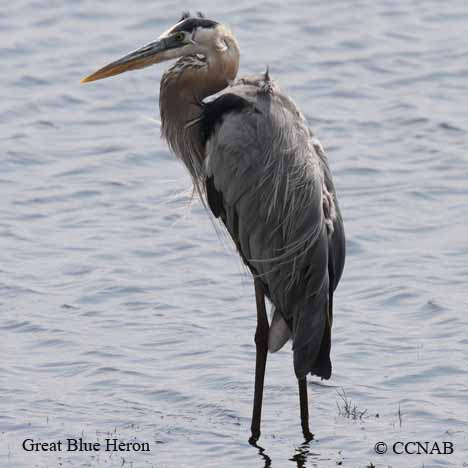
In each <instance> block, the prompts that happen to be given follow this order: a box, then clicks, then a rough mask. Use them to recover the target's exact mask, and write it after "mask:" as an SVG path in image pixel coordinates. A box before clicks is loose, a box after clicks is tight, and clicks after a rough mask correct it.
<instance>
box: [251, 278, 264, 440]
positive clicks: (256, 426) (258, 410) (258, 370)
mask: <svg viewBox="0 0 468 468" xmlns="http://www.w3.org/2000/svg"><path fill="white" fill-rule="evenodd" d="M254 281H255V299H256V302H257V330H256V331H255V345H256V350H257V354H256V363H255V394H254V403H253V413H252V425H251V430H252V435H251V437H250V439H249V442H250V443H251V444H252V445H255V444H256V442H257V440H258V439H259V438H260V420H261V418H262V399H263V382H264V380H265V366H266V360H267V353H268V329H269V326H268V318H267V313H266V309H265V295H264V293H263V288H262V285H261V283H260V281H258V280H257V279H255V280H254Z"/></svg>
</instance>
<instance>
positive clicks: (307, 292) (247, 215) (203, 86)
mask: <svg viewBox="0 0 468 468" xmlns="http://www.w3.org/2000/svg"><path fill="white" fill-rule="evenodd" d="M239 58H240V51H239V46H238V43H237V41H236V39H235V37H234V36H233V34H232V33H231V32H230V31H229V29H228V28H226V27H225V26H224V25H222V24H220V23H218V22H216V21H212V20H209V19H207V18H205V17H204V16H203V15H202V14H198V15H197V16H196V17H192V16H190V14H188V13H185V14H183V15H182V18H181V19H180V20H179V22H178V23H177V24H175V25H174V26H173V27H172V28H170V29H169V30H167V31H166V32H165V33H163V34H162V35H161V36H160V37H159V38H158V39H157V40H156V41H154V42H150V43H149V44H147V45H145V46H143V47H141V48H139V49H137V50H136V51H134V52H131V53H129V54H128V55H125V56H124V57H122V58H121V59H119V60H116V61H115V62H112V63H110V64H109V65H106V66H105V67H103V68H101V69H99V70H98V71H96V72H95V73H93V74H91V75H89V76H88V77H86V78H84V79H83V80H82V82H88V81H94V80H100V79H102V78H107V77H110V76H113V75H117V74H119V73H123V72H126V71H129V70H134V69H138V68H144V67H148V66H150V65H153V64H156V63H159V62H163V61H166V60H171V59H178V60H177V61H176V62H175V64H174V65H172V66H171V67H170V68H169V69H168V70H167V71H166V72H165V73H164V75H163V77H162V80H161V92H160V95H159V105H160V111H161V122H162V135H163V136H164V138H165V139H166V140H167V141H168V143H169V146H170V147H171V149H172V150H173V151H174V153H175V154H176V155H177V156H178V157H179V158H180V159H181V160H182V161H183V163H184V164H185V166H186V167H187V169H188V171H189V173H190V175H191V178H192V181H193V184H194V188H195V190H196V192H197V193H198V195H199V196H200V198H201V200H202V202H203V203H205V204H207V205H208V206H209V208H210V209H211V211H212V213H213V215H214V216H215V217H216V218H219V219H220V220H221V221H222V222H223V224H224V225H225V227H226V229H227V230H228V232H229V234H230V235H231V237H232V239H233V241H234V242H235V245H236V247H237V250H238V252H239V255H240V256H241V257H242V260H243V261H244V263H245V264H246V265H247V267H248V268H249V270H250V271H251V273H252V275H253V278H254V284H255V297H256V303H257V329H256V332H255V344H256V367H255V395H254V404H253V414H252V426H251V430H252V435H251V438H250V442H251V443H253V444H255V443H256V441H257V440H258V438H259V437H260V420H261V411H262V398H263V382H264V376H265V364H266V358H267V352H268V350H269V351H270V352H275V351H277V350H278V349H280V348H281V347H282V346H283V345H284V344H285V342H286V341H287V340H288V339H289V338H292V341H293V351H294V370H295V373H296V377H297V379H298V382H299V400H300V409H301V423H302V430H303V433H304V437H305V438H306V440H310V439H312V434H311V433H310V431H309V415H308V402H307V382H306V376H307V374H308V373H311V374H313V375H317V376H320V377H322V378H324V379H328V378H330V375H331V370H332V369H331V362H330V346H331V326H332V318H333V292H334V290H335V288H336V286H337V284H338V281H339V280H340V277H341V273H342V271H343V266H344V258H345V237H344V229H343V222H342V218H341V214H340V210H339V208H338V203H337V199H336V193H335V188H334V186H333V182H332V176H331V173H330V169H329V167H328V162H327V158H326V156H325V153H324V151H323V148H322V146H321V144H320V142H319V141H318V140H317V139H316V138H315V137H314V135H313V133H312V131H311V130H310V129H309V128H308V126H307V123H306V121H305V119H304V116H303V115H302V114H301V112H300V111H299V110H298V108H297V107H296V105H295V104H294V102H293V101H292V100H291V99H290V98H289V97H288V96H286V95H285V94H283V93H282V92H281V91H280V89H279V88H278V86H277V85H276V84H275V82H273V81H272V80H271V78H270V76H269V73H268V71H267V72H266V73H264V74H262V75H260V76H253V77H244V78H241V79H239V80H237V81H235V78H236V75H237V70H238V67H239ZM215 94H216V96H213V95H215ZM208 96H212V97H211V98H210V99H208V100H207V99H206V98H207V97H208ZM265 296H266V297H267V298H268V299H269V300H270V301H271V303H272V306H273V310H274V312H273V316H272V319H271V324H269V323H268V318H267V314H266V310H265Z"/></svg>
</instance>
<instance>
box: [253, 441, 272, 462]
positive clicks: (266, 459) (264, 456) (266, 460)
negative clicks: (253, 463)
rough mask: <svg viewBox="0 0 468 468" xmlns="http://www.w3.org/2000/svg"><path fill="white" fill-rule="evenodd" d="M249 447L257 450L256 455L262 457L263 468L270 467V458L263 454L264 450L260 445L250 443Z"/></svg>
mask: <svg viewBox="0 0 468 468" xmlns="http://www.w3.org/2000/svg"><path fill="white" fill-rule="evenodd" d="M250 445H252V446H253V447H255V448H257V449H258V454H259V455H260V456H261V457H262V460H263V462H264V465H263V467H264V468H269V467H270V466H271V458H270V457H269V456H268V454H267V453H266V452H265V449H264V448H263V447H260V445H257V443H256V442H253V443H252V442H250Z"/></svg>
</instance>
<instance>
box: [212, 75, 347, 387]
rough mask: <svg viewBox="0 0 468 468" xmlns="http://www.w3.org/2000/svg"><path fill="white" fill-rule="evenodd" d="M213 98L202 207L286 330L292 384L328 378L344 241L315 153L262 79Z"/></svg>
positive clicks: (286, 105)
mask: <svg viewBox="0 0 468 468" xmlns="http://www.w3.org/2000/svg"><path fill="white" fill-rule="evenodd" d="M227 95H229V96H230V97H227ZM223 99H224V101H223ZM219 100H220V101H219ZM217 101H218V104H216V101H215V102H214V104H213V106H218V108H217V109H216V111H215V112H214V113H215V114H216V113H218V114H219V119H217V120H216V119H213V115H211V118H210V122H211V123H210V125H211V130H210V132H209V138H208V140H207V143H206V160H205V170H206V175H207V180H206V195H207V200H208V204H209V206H210V208H211V210H212V212H213V214H214V215H215V216H216V217H219V218H220V219H221V220H222V221H223V223H224V225H225V226H226V228H227V230H228V232H229V233H230V235H231V237H232V239H233V240H234V242H235V244H236V246H237V249H238V251H239V253H240V255H241V256H242V258H243V260H244V262H245V263H246V265H247V266H248V267H249V269H250V270H251V271H252V273H253V274H254V275H255V276H257V277H258V278H259V279H261V281H262V283H263V285H264V289H265V293H266V295H267V296H268V297H269V298H270V300H271V301H272V303H273V304H274V305H275V307H276V309H277V310H278V311H279V312H280V314H281V316H282V317H283V318H284V320H285V321H286V323H287V324H288V326H289V328H290V330H291V333H292V338H293V349H294V368H295V372H296V375H297V376H298V378H301V377H303V376H305V375H306V374H307V373H308V372H313V373H315V374H317V375H320V376H322V377H324V378H328V377H329V376H330V374H331V364H330V359H329V351H330V328H331V310H329V305H330V306H331V298H332V294H333V290H334V288H335V287H336V284H337V282H338V280H339V276H340V275H341V270H342V268H343V266H342V264H343V260H344V235H343V230H342V222H341V217H340V216H339V211H338V207H337V205H336V203H335V200H334V198H335V193H334V188H333V184H332V181H331V175H330V172H329V170H328V165H327V162H326V158H325V155H324V154H322V155H320V154H318V153H317V148H315V147H314V146H315V145H314V140H313V138H312V135H311V133H310V130H309V129H308V128H307V126H306V124H305V121H304V119H303V117H302V115H301V114H300V113H299V112H298V110H297V109H296V107H295V105H294V104H293V103H292V101H291V100H289V99H288V98H287V97H286V96H284V95H282V94H281V93H280V92H279V91H278V90H277V89H276V87H275V86H274V85H273V84H272V83H271V82H267V83H265V82H263V83H262V82H261V81H260V80H257V81H255V80H250V81H246V80H244V81H242V82H241V83H240V84H238V85H237V86H233V87H231V88H229V89H228V92H227V93H225V94H224V95H223V96H221V97H220V98H218V100H217ZM223 102H224V104H226V102H228V104H226V106H225V109H224V112H220V111H221V110H222V108H223V105H224V104H223ZM233 103H235V104H234V105H233ZM212 109H214V107H212ZM208 113H209V112H208ZM221 114H222V115H221ZM337 242H338V243H339V244H342V245H343V248H342V250H340V249H337V248H335V244H336V243H337ZM335 251H337V252H338V256H339V257H340V258H339V261H336V260H335V259H334V257H335ZM330 260H331V263H330ZM330 269H333V272H332V275H330V271H329V270H330Z"/></svg>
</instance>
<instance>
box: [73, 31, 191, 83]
mask: <svg viewBox="0 0 468 468" xmlns="http://www.w3.org/2000/svg"><path fill="white" fill-rule="evenodd" d="M183 45H184V44H181V43H180V42H177V41H175V40H174V38H173V37H170V36H169V37H164V38H161V39H158V40H157V41H154V42H150V43H149V44H147V45H145V46H143V47H140V48H139V49H137V50H135V51H133V52H130V53H129V54H127V55H125V56H124V57H122V58H120V59H118V60H116V61H115V62H112V63H109V64H108V65H106V66H105V67H102V68H100V69H99V70H97V71H95V72H94V73H91V75H89V76H87V77H86V78H83V79H82V80H81V83H88V82H90V81H96V80H102V79H103V78H109V77H110V76H114V75H119V74H120V73H125V72H127V71H130V70H138V69H140V68H145V67H149V66H150V65H154V64H155V63H160V62H163V61H165V60H170V59H173V58H177V57H180V55H181V49H182V48H183V47H182V46H183Z"/></svg>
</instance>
